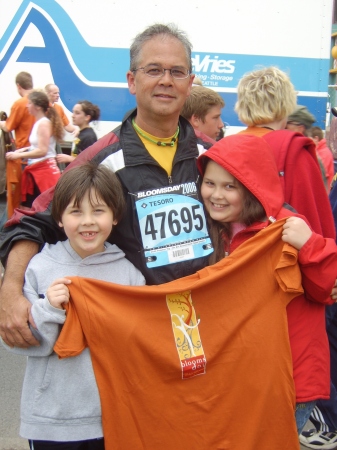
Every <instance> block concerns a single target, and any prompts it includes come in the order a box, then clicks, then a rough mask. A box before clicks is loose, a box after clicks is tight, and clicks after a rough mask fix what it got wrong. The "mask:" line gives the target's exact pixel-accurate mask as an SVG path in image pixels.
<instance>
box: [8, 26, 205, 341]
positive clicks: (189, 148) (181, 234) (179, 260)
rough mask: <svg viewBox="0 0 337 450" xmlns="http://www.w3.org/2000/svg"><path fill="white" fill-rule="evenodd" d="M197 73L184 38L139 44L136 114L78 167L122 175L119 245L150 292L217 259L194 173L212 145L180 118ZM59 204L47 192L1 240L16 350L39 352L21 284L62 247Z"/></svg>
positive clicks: (171, 32)
mask: <svg viewBox="0 0 337 450" xmlns="http://www.w3.org/2000/svg"><path fill="white" fill-rule="evenodd" d="M191 71H192V64H191V44H190V42H189V41H188V39H187V37H186V35H185V33H183V32H182V31H180V30H178V29H176V28H175V27H173V26H166V25H160V24H158V25H153V26H150V27H149V28H147V29H146V30H145V31H144V32H142V33H140V34H139V35H138V36H136V38H135V40H134V42H133V44H132V46H131V48H130V70H129V71H128V72H127V80H128V85H129V90H130V92H131V94H133V95H135V97H136V102H137V109H135V110H134V111H132V112H130V113H129V114H128V115H127V116H126V117H125V118H124V120H123V122H122V124H121V125H120V126H119V127H117V128H116V129H115V130H114V131H113V132H111V133H109V134H108V135H106V136H104V137H103V138H101V139H100V140H99V141H97V142H96V143H95V144H94V145H93V146H91V147H89V148H88V149H87V150H86V151H85V152H82V153H81V155H79V156H78V157H77V158H76V160H75V161H74V162H73V163H72V164H71V166H74V165H78V164H81V163H83V162H84V161H85V160H92V161H94V162H97V164H104V165H106V166H107V167H109V168H111V170H112V171H114V172H115V173H116V174H117V175H118V177H119V179H120V181H121V183H122V186H123V190H124V194H125V197H126V202H127V211H126V214H125V215H124V218H123V219H122V221H121V222H120V223H119V224H118V225H117V226H116V227H115V229H114V233H113V243H116V244H117V245H118V246H119V247H120V248H121V249H122V250H123V251H124V252H125V254H126V256H127V258H128V259H129V260H130V261H132V262H133V263H134V265H135V266H136V267H137V268H138V269H139V270H140V271H141V272H142V273H143V275H144V276H145V278H146V280H147V283H148V284H160V283H164V282H167V281H170V280H173V279H176V278H179V277H183V276H186V275H189V274H191V273H194V272H196V271H197V270H199V269H201V268H202V267H204V266H205V265H206V264H207V258H208V255H209V254H210V253H211V252H212V246H211V243H210V239H209V237H208V231H207V226H206V219H205V216H204V212H203V208H202V204H201V201H200V195H199V176H198V172H197V168H196V158H197V156H198V154H199V151H203V150H204V149H206V148H209V147H210V146H211V144H209V143H208V144H207V143H204V142H202V141H201V140H198V139H197V137H196V135H195V133H194V130H193V128H192V126H191V125H190V124H189V122H188V121H186V120H185V119H184V118H182V117H179V113H180V110H181V109H182V107H183V105H184V102H185V100H186V98H187V96H188V95H189V93H190V90H191V86H192V82H193V79H194V75H192V74H191ZM52 196H53V190H50V191H47V192H46V193H44V194H43V195H41V196H40V197H38V199H37V200H36V201H35V204H34V212H30V213H29V215H25V216H22V214H19V213H15V214H14V216H13V218H12V220H11V222H10V224H8V225H9V226H8V227H7V228H6V230H5V232H4V233H3V235H2V237H1V241H0V247H1V252H0V253H1V255H0V256H1V258H2V261H3V262H5V261H6V262H7V265H6V274H5V279H4V282H3V285H2V289H1V292H0V294H1V298H0V302H1V303H0V335H1V337H2V338H3V340H4V341H5V342H6V343H7V344H8V345H11V346H12V345H15V346H19V347H27V346H30V345H38V342H37V341H36V340H35V339H34V338H33V336H32V334H31V332H30V329H29V327H28V323H29V322H30V323H31V324H33V320H32V318H31V316H30V304H29V303H28V301H27V300H26V299H25V298H24V297H23V295H22V283H23V278H24V272H25V268H26V266H27V264H28V262H29V260H30V258H31V257H32V256H33V255H34V254H36V253H37V252H38V250H39V248H41V246H42V245H43V244H44V243H45V242H48V243H55V242H56V241H58V240H61V239H64V235H63V233H62V231H61V229H60V228H59V226H58V225H57V224H56V223H55V222H54V221H53V220H52V218H51V216H50V213H49V211H50V203H51V201H52ZM111 242H112V241H111Z"/></svg>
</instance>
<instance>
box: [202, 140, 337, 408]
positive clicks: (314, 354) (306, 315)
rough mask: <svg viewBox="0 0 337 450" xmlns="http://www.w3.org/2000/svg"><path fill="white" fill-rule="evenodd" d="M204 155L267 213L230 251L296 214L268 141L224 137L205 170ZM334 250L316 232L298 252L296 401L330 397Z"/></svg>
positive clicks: (293, 340)
mask: <svg viewBox="0 0 337 450" xmlns="http://www.w3.org/2000/svg"><path fill="white" fill-rule="evenodd" d="M206 157H208V158H210V159H211V160H213V161H215V162H216V163H217V164H219V165H220V166H222V167H223V168H224V169H225V170H227V171H228V172H229V173H231V174H232V175H233V176H234V177H235V178H237V179H238V180H239V181H240V182H241V183H242V184H243V185H245V186H246V188H247V189H249V190H250V191H251V192H252V193H253V194H254V195H255V197H256V198H257V199H258V200H259V201H260V203H261V204H262V205H263V207H264V209H265V211H266V216H267V217H268V220H266V221H264V222H256V223H254V224H252V225H250V226H248V227H247V228H245V229H244V230H242V231H239V232H238V233H237V234H235V236H234V237H233V239H232V241H231V243H230V252H233V251H234V250H235V249H236V248H237V247H238V246H239V245H240V244H242V243H243V242H245V241H246V240H247V239H249V238H250V237H252V236H254V235H255V234H256V233H258V232H259V231H260V230H262V229H263V228H265V227H266V226H268V224H269V223H270V221H273V220H274V219H276V220H277V219H281V218H284V217H288V216H298V215H297V214H295V213H293V212H291V211H290V210H288V209H285V208H284V207H283V204H284V194H283V189H282V185H281V183H280V180H279V174H278V170H277V167H276V163H275V159H274V156H273V152H272V150H271V148H270V147H269V145H268V144H267V143H266V141H265V140H264V139H262V138H260V137H256V136H251V135H244V134H237V135H232V136H228V137H225V138H224V139H222V140H221V141H219V142H217V143H216V144H215V145H214V146H213V147H211V148H210V149H209V150H208V151H207V152H205V153H204V154H203V155H201V156H200V157H199V159H198V168H199V170H200V171H201V173H203V171H204V167H205V165H204V163H205V158H206ZM309 195H310V194H309ZM280 238H281V237H280ZM336 249H337V247H336V244H335V242H334V240H333V239H330V238H327V239H325V238H323V237H322V236H321V235H319V234H316V233H315V232H313V233H312V236H311V237H310V239H309V240H308V241H307V242H306V244H305V245H304V246H303V247H302V248H301V250H300V251H299V254H298V256H299V263H300V267H301V272H302V285H303V288H304V290H305V295H301V296H299V297H296V298H295V299H294V300H292V302H291V303H290V304H289V305H288V307H287V314H288V327H289V337H290V345H291V350H292V357H293V370H294V381H295V387H296V401H297V403H299V402H307V401H312V400H316V399H319V398H320V399H328V398H329V396H330V366H329V345H328V340H327V335H326V331H325V305H326V304H332V303H333V300H332V299H331V297H330V296H329V295H330V293H331V289H332V287H333V285H334V281H335V278H336V270H335V267H336V262H337V252H336Z"/></svg>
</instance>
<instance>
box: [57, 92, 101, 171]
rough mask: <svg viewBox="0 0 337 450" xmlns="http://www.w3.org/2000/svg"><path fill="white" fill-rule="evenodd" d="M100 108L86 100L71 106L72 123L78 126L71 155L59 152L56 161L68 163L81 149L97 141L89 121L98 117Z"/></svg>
mask: <svg viewBox="0 0 337 450" xmlns="http://www.w3.org/2000/svg"><path fill="white" fill-rule="evenodd" d="M99 116H100V109H99V107H98V106H97V105H93V104H92V103H90V102H88V101H87V100H81V101H79V102H78V103H76V105H75V106H74V108H73V124H74V125H77V126H78V127H79V128H80V132H79V135H78V137H77V138H76V139H75V140H74V142H73V147H72V149H71V155H65V154H59V155H57V157H56V159H57V162H58V163H69V162H71V161H74V159H75V158H76V156H77V155H78V154H80V153H81V152H82V151H83V150H85V149H86V148H87V147H90V145H92V144H94V143H95V142H96V141H97V136H96V133H95V132H94V130H93V129H92V128H91V127H90V126H89V123H90V122H93V121H96V120H98V119H99Z"/></svg>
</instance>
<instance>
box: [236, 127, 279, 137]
mask: <svg viewBox="0 0 337 450" xmlns="http://www.w3.org/2000/svg"><path fill="white" fill-rule="evenodd" d="M271 131H273V130H272V129H270V128H265V127H248V128H246V129H245V130H242V131H239V133H238V134H252V135H253V136H257V137H262V136H264V135H265V134H267V133H270V132H271Z"/></svg>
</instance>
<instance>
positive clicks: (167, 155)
mask: <svg viewBox="0 0 337 450" xmlns="http://www.w3.org/2000/svg"><path fill="white" fill-rule="evenodd" d="M137 127H138V128H139V129H140V130H141V132H142V134H143V135H145V136H147V137H148V138H149V139H152V140H154V141H156V142H158V141H160V142H164V143H168V144H169V143H171V141H172V139H173V138H174V135H172V136H170V137H168V138H158V137H157V136H153V135H152V134H149V133H147V132H146V131H144V130H142V129H141V128H140V127H139V126H138V125H137ZM135 131H136V133H137V134H138V136H139V138H140V140H141V141H142V142H143V144H144V147H145V148H146V150H147V151H148V152H149V153H150V155H151V156H152V158H153V159H155V160H156V161H157V163H158V164H159V165H160V166H161V167H162V168H163V169H165V170H166V172H167V174H168V175H171V172H172V164H173V158H174V155H175V154H176V150H177V145H178V139H176V140H175V142H174V145H173V146H171V145H167V146H165V147H164V146H163V145H157V144H155V143H154V142H151V141H150V140H148V139H146V138H145V137H143V136H142V135H141V134H140V133H138V131H137V129H136V128H135Z"/></svg>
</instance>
